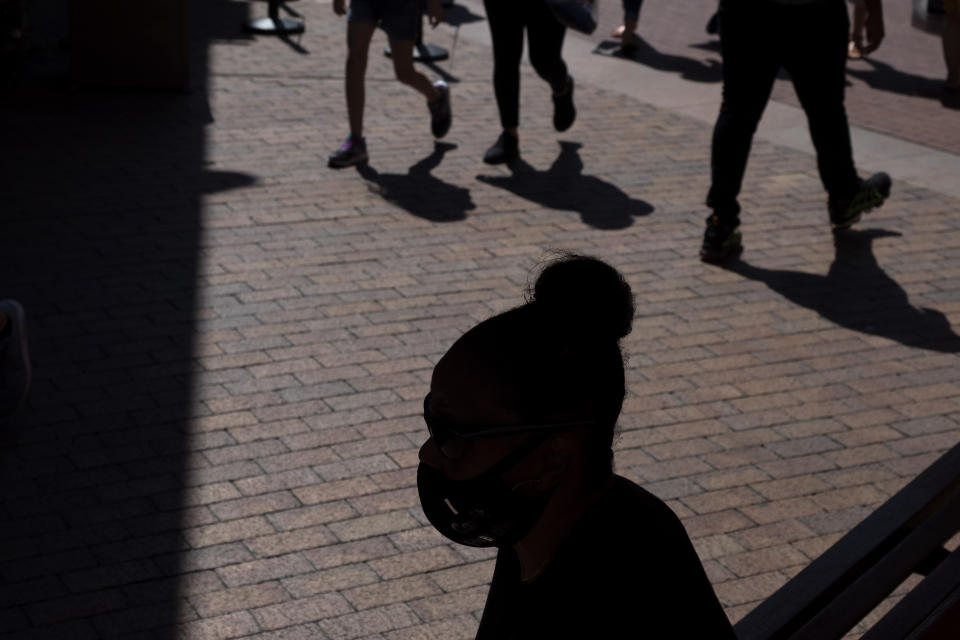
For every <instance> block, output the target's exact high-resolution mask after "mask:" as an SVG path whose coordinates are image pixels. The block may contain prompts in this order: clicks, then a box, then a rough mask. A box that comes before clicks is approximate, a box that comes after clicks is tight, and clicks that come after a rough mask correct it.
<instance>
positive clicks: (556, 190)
mask: <svg viewBox="0 0 960 640" xmlns="http://www.w3.org/2000/svg"><path fill="white" fill-rule="evenodd" d="M581 146H583V145H581V144H580V143H579V142H566V141H561V142H560V155H558V156H557V159H556V160H554V161H553V164H552V165H550V168H549V169H547V170H546V171H537V170H536V169H535V168H533V167H532V166H530V165H529V164H527V163H526V162H524V161H523V160H522V159H521V160H516V161H515V162H512V163H511V164H510V172H511V174H512V175H510V176H477V180H480V181H481V182H485V183H486V184H489V185H492V186H494V187H499V188H501V189H506V190H507V191H510V192H512V193H515V194H516V195H518V196H520V197H521V198H526V199H527V200H530V201H531V202H536V203H537V204H539V205H542V206H544V207H547V208H550V209H563V210H567V211H576V212H577V213H579V214H580V217H581V218H582V219H583V221H584V223H586V224H588V225H590V226H592V227H596V228H597V229H626V228H627V227H629V226H630V225H632V224H633V221H634V218H639V217H643V216H647V215H650V213H652V212H653V207H652V206H651V205H650V204H649V203H647V202H645V201H644V200H635V199H633V198H631V197H630V196H628V195H627V194H626V193H624V192H623V191H621V190H620V188H618V187H617V186H616V185H613V184H611V183H609V182H606V181H604V180H601V179H600V178H597V177H596V176H590V175H584V174H583V160H582V159H581V158H580V147H581Z"/></svg>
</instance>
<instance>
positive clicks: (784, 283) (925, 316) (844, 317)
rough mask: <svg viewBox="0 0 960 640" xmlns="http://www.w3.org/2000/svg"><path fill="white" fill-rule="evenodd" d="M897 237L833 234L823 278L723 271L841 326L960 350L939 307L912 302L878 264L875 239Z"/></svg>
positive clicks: (745, 268) (740, 267)
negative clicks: (831, 251) (831, 254)
mask: <svg viewBox="0 0 960 640" xmlns="http://www.w3.org/2000/svg"><path fill="white" fill-rule="evenodd" d="M899 236H900V234H899V233H897V232H895V231H886V230H883V229H865V230H863V231H854V230H848V231H846V232H844V233H837V234H835V236H834V245H835V249H836V255H835V257H834V260H833V264H831V265H830V270H829V271H828V272H827V275H825V276H821V275H817V274H812V273H803V272H800V271H789V270H784V269H764V268H762V267H757V266H754V265H751V264H748V263H746V262H743V261H736V262H733V263H731V264H728V265H725V268H726V269H728V270H730V271H733V272H734V273H738V274H740V275H742V276H744V277H745V278H749V279H751V280H756V281H758V282H763V283H764V284H766V285H767V286H768V287H770V288H771V289H773V290H774V291H776V292H777V293H779V294H780V295H782V296H783V297H785V298H786V299H787V300H789V301H791V302H793V303H794V304H797V305H800V306H802V307H806V308H808V309H812V310H813V311H816V312H817V313H819V314H820V315H821V316H823V317H824V318H826V319H827V320H829V321H831V322H833V323H835V324H837V325H839V326H841V327H846V328H847V329H852V330H854V331H860V332H861V333H867V334H870V335H875V336H881V337H884V338H889V339H891V340H895V341H897V342H899V343H901V344H904V345H908V346H913V347H919V348H922V349H930V350H932V351H941V352H946V353H956V352H958V351H960V337H958V336H957V334H956V333H954V331H953V329H951V327H950V321H949V319H948V318H947V317H946V316H945V315H944V314H943V313H941V312H940V311H937V310H936V309H926V308H918V307H915V306H913V305H912V304H910V300H909V299H908V297H907V293H906V291H904V290H903V287H901V286H900V285H899V284H897V281H896V280H894V279H893V278H891V277H890V276H889V275H887V273H886V272H885V271H884V270H883V268H882V267H881V266H880V264H879V263H878V262H877V258H876V256H874V254H873V241H874V239H876V238H888V237H899Z"/></svg>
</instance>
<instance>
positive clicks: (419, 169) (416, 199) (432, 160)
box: [357, 142, 476, 222]
mask: <svg viewBox="0 0 960 640" xmlns="http://www.w3.org/2000/svg"><path fill="white" fill-rule="evenodd" d="M456 148H457V145H455V144H450V143H448V142H435V143H434V148H433V153H431V154H430V155H428V156H427V157H426V158H424V159H423V160H421V161H420V162H418V163H416V164H415V165H413V166H412V167H410V168H409V169H408V170H407V173H380V172H378V171H377V170H376V169H374V168H373V167H371V166H370V165H369V164H367V163H363V164H360V165H357V173H359V174H360V175H361V176H362V177H363V179H364V180H366V181H367V186H368V188H369V189H370V190H371V191H373V192H374V193H376V194H378V195H379V196H380V197H382V198H383V199H384V200H386V201H387V202H390V203H392V204H395V205H397V206H398V207H400V208H401V209H404V210H405V211H407V212H409V213H411V214H412V215H415V216H417V217H418V218H423V219H424V220H430V221H431V222H459V221H461V220H466V218H467V211H469V210H471V209H475V208H476V205H475V204H474V203H473V199H472V198H471V197H470V190H469V189H467V188H466V187H458V186H456V185H453V184H450V183H448V182H444V181H443V180H441V179H439V178H437V177H435V176H434V175H432V174H431V173H430V172H431V171H432V170H433V169H435V168H437V167H438V166H439V165H440V162H441V161H442V160H443V156H444V154H446V153H447V152H448V151H451V150H453V149H456Z"/></svg>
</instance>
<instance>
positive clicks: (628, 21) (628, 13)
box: [611, 0, 643, 49]
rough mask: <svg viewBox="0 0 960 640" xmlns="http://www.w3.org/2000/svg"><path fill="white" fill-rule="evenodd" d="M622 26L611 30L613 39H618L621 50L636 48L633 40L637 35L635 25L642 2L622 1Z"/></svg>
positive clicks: (635, 0) (638, 0) (638, 19)
mask: <svg viewBox="0 0 960 640" xmlns="http://www.w3.org/2000/svg"><path fill="white" fill-rule="evenodd" d="M622 5H623V24H621V25H620V26H619V27H617V28H616V29H614V30H613V33H612V34H611V35H612V36H613V37H614V38H620V46H621V48H623V49H632V48H634V47H636V42H635V40H634V38H635V37H636V34H637V23H638V22H639V21H640V7H641V5H643V0H623V1H622Z"/></svg>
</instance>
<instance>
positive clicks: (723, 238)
mask: <svg viewBox="0 0 960 640" xmlns="http://www.w3.org/2000/svg"><path fill="white" fill-rule="evenodd" d="M741 253H743V243H742V236H741V235H740V229H739V226H738V225H737V224H736V223H734V224H730V223H725V222H723V221H721V220H720V216H718V215H716V214H714V215H712V216H710V217H709V218H707V228H706V230H705V231H704V232H703V244H702V245H701V246H700V259H701V260H703V261H704V262H714V263H716V262H724V261H726V260H731V259H733V258H736V257H737V256H739V255H740V254H741Z"/></svg>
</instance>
